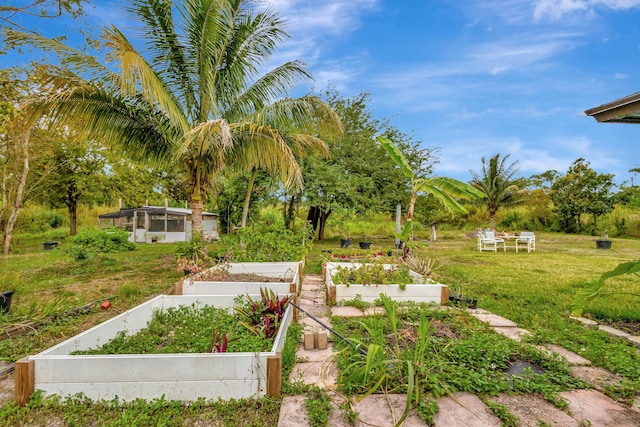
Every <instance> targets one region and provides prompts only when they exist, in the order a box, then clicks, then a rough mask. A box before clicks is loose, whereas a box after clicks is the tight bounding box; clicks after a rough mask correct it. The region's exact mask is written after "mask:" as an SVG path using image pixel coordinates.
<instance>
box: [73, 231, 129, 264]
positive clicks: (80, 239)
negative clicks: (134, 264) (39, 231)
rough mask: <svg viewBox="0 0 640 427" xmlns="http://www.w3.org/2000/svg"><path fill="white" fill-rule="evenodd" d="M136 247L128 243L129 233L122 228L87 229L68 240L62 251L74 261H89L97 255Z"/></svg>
mask: <svg viewBox="0 0 640 427" xmlns="http://www.w3.org/2000/svg"><path fill="white" fill-rule="evenodd" d="M135 248H136V246H135V245H134V244H133V243H131V242H129V233H128V232H127V230H124V229H122V228H110V229H107V230H96V229H87V230H83V231H81V232H80V233H78V234H76V235H75V236H73V237H70V238H69V239H68V244H66V245H64V247H63V248H62V251H63V252H65V253H67V254H69V255H70V256H71V257H72V258H73V259H74V260H76V261H81V260H84V259H89V258H92V257H93V256H95V255H96V254H98V253H114V252H126V251H132V250H134V249H135Z"/></svg>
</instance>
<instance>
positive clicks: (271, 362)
mask: <svg viewBox="0 0 640 427" xmlns="http://www.w3.org/2000/svg"><path fill="white" fill-rule="evenodd" d="M281 388H282V354H280V353H276V355H275V356H270V357H267V394H268V395H269V396H272V397H278V396H280V389H281Z"/></svg>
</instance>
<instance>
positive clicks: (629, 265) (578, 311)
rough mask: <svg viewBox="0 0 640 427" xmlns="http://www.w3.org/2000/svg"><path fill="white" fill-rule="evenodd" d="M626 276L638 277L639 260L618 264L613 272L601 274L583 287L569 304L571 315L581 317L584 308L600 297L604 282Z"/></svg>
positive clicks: (639, 274) (636, 295)
mask: <svg viewBox="0 0 640 427" xmlns="http://www.w3.org/2000/svg"><path fill="white" fill-rule="evenodd" d="M627 274H633V275H635V276H638V277H640V260H637V261H629V262H623V263H621V264H618V266H617V267H616V268H614V269H613V270H611V271H607V272H605V273H602V275H601V276H600V279H599V280H598V281H594V282H591V283H589V284H588V285H587V286H585V287H584V289H582V290H581V291H579V292H578V293H577V294H576V296H575V298H574V300H573V302H572V304H571V315H572V316H582V314H583V312H584V310H585V308H586V306H587V305H589V303H591V302H592V301H593V300H594V299H595V298H596V297H598V296H599V295H602V289H603V287H604V283H605V280H607V279H610V278H613V277H617V276H622V275H627ZM628 294H629V295H632V296H635V297H640V294H636V293H632V292H629V293H628Z"/></svg>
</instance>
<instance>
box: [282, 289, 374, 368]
mask: <svg viewBox="0 0 640 427" xmlns="http://www.w3.org/2000/svg"><path fill="white" fill-rule="evenodd" d="M289 304H291V305H292V306H294V307H295V308H297V309H298V310H300V311H301V312H303V313H304V314H306V315H307V316H309V317H310V318H311V319H312V320H314V321H316V322H317V323H319V324H320V326H322V327H323V328H325V329H327V330H328V331H329V332H331V333H332V334H333V335H335V336H337V337H338V338H340V339H341V340H342V341H344V342H346V343H347V344H349V345H350V346H352V347H353V348H356V349H358V351H359V352H360V353H361V354H363V355H365V356H366V355H367V350H365V349H364V348H362V347H358V345H357V344H354V343H352V342H351V341H349V340H348V339H347V338H345V337H343V336H342V335H340V334H339V333H337V332H336V331H334V330H333V329H331V328H330V327H329V326H327V325H325V324H324V323H322V322H321V321H320V320H318V319H316V318H315V317H313V316H312V315H311V314H309V312H308V311H305V310H303V309H301V308H300V307H298V306H297V305H295V304H294V303H293V302H291V301H289Z"/></svg>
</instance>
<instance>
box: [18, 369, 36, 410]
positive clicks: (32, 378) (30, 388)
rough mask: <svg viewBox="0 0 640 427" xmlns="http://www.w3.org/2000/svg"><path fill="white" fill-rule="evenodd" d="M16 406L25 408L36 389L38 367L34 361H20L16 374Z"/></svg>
mask: <svg viewBox="0 0 640 427" xmlns="http://www.w3.org/2000/svg"><path fill="white" fill-rule="evenodd" d="M14 382H15V394H16V404H17V405H19V406H25V405H26V404H27V403H28V402H29V398H31V395H32V394H33V392H34V391H35V388H36V367H35V362H34V361H33V360H29V359H28V358H24V359H20V360H18V361H17V362H16V363H15V372H14Z"/></svg>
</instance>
